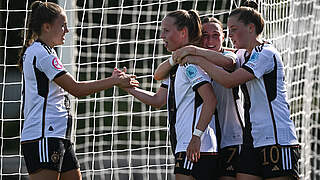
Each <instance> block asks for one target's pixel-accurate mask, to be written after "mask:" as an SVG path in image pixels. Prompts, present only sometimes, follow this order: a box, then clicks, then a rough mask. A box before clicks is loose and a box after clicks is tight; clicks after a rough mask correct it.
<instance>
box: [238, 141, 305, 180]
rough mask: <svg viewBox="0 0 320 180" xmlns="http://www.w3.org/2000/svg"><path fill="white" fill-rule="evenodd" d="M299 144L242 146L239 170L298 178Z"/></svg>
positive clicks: (264, 175)
mask: <svg viewBox="0 0 320 180" xmlns="http://www.w3.org/2000/svg"><path fill="white" fill-rule="evenodd" d="M299 158H300V147H299V146H280V145H270V146H263V147H258V148H253V147H250V146H245V145H243V146H241V152H240V161H239V166H238V167H237V172H239V173H244V174H250V175H255V176H259V177H262V178H275V177H283V176H289V177H291V179H295V180H298V179H299V175H298V174H299V173H298V160H299Z"/></svg>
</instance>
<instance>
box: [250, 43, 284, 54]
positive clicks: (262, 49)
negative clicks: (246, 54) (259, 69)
mask: <svg viewBox="0 0 320 180" xmlns="http://www.w3.org/2000/svg"><path fill="white" fill-rule="evenodd" d="M254 51H255V52H256V53H259V54H261V55H264V56H268V57H273V56H274V55H277V56H278V55H279V51H278V50H277V49H276V48H275V47H274V46H273V45H272V44H271V43H268V42H267V43H266V42H265V43H263V44H261V45H259V46H256V47H255V48H254Z"/></svg>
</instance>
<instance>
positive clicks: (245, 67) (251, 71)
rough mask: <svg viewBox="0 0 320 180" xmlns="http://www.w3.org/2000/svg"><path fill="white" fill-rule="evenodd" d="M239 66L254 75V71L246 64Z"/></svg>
mask: <svg viewBox="0 0 320 180" xmlns="http://www.w3.org/2000/svg"><path fill="white" fill-rule="evenodd" d="M241 68H243V69H245V70H246V71H248V72H249V73H251V74H253V75H254V72H253V70H252V69H251V68H249V67H248V66H246V65H243V66H242V67H241Z"/></svg>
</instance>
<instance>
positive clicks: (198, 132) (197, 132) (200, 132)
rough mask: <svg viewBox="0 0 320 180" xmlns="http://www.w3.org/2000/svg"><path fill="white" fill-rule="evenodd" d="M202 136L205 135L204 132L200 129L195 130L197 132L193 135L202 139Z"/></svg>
mask: <svg viewBox="0 0 320 180" xmlns="http://www.w3.org/2000/svg"><path fill="white" fill-rule="evenodd" d="M202 134H203V131H201V130H199V129H195V130H194V131H193V134H192V135H194V136H198V137H201V136H202Z"/></svg>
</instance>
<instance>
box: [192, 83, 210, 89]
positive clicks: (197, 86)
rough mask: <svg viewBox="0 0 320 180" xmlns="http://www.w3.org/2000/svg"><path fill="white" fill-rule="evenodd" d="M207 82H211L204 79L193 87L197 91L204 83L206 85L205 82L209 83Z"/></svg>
mask: <svg viewBox="0 0 320 180" xmlns="http://www.w3.org/2000/svg"><path fill="white" fill-rule="evenodd" d="M207 83H209V82H208V81H202V82H200V83H198V84H196V85H195V86H193V87H192V89H193V90H194V91H197V89H198V88H199V87H200V86H202V85H204V84H207Z"/></svg>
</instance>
